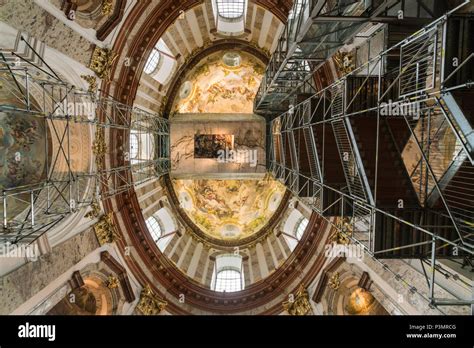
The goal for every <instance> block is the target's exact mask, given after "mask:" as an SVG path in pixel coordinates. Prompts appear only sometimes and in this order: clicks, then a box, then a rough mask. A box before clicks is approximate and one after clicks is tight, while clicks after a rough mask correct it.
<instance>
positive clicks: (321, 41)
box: [254, 0, 432, 114]
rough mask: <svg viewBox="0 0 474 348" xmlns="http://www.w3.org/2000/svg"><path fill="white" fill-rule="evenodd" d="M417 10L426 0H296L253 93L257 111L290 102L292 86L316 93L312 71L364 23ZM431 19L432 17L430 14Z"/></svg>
mask: <svg viewBox="0 0 474 348" xmlns="http://www.w3.org/2000/svg"><path fill="white" fill-rule="evenodd" d="M395 8H397V10H398V9H399V10H400V11H402V13H404V16H408V14H409V13H410V12H414V15H413V17H412V19H416V18H417V17H416V16H417V15H418V16H419V15H420V12H422V11H420V9H421V8H423V9H425V10H426V5H424V4H423V3H421V2H420V1H416V4H415V5H414V6H413V5H410V6H408V3H407V4H405V2H404V1H399V0H389V1H379V0H374V1H358V0H345V1H332V0H296V1H294V3H293V8H292V10H291V11H290V14H289V17H288V22H287V24H286V25H285V27H284V30H283V32H282V34H281V36H280V38H279V41H278V45H277V47H276V50H275V52H274V53H273V55H272V57H271V58H270V62H269V64H268V66H267V69H266V71H265V74H264V76H263V79H262V83H261V85H260V88H259V90H258V92H257V95H256V98H255V105H254V109H255V112H257V113H264V114H265V113H267V114H275V113H279V112H280V113H281V112H282V111H284V109H285V108H286V106H287V105H290V104H293V103H294V98H295V91H296V90H298V93H315V92H316V90H315V87H314V83H313V79H312V76H313V73H314V72H315V71H316V70H317V69H318V68H319V67H320V66H321V65H322V64H323V63H324V62H325V61H326V60H327V59H328V58H329V57H331V56H332V55H333V54H334V53H335V52H336V51H337V50H338V49H339V48H340V47H342V46H343V45H344V44H345V43H346V42H347V41H348V40H349V39H351V38H352V37H353V36H354V35H355V34H357V32H358V31H360V29H361V28H362V27H363V26H364V25H365V24H367V23H369V22H374V23H375V22H378V23H379V22H382V23H384V22H385V23H386V22H390V21H397V20H398V17H397V13H398V12H397V10H394V9H395ZM430 18H432V17H430Z"/></svg>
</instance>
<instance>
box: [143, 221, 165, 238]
mask: <svg viewBox="0 0 474 348" xmlns="http://www.w3.org/2000/svg"><path fill="white" fill-rule="evenodd" d="M151 221H153V222H154V223H152V222H151ZM145 224H146V227H147V228H148V232H149V233H150V235H151V237H152V238H153V241H154V242H155V243H157V242H158V241H159V240H160V239H161V237H162V236H163V228H162V227H161V224H160V221H159V220H158V218H156V217H155V216H153V215H152V216H150V217H148V218H147V219H146V220H145ZM156 227H157V228H156Z"/></svg>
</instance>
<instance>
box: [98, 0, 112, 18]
mask: <svg viewBox="0 0 474 348" xmlns="http://www.w3.org/2000/svg"><path fill="white" fill-rule="evenodd" d="M113 4H114V1H113V0H102V9H101V11H100V12H101V13H102V14H103V15H104V16H108V15H109V14H111V13H112V10H113Z"/></svg>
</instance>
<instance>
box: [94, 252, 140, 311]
mask: <svg viewBox="0 0 474 348" xmlns="http://www.w3.org/2000/svg"><path fill="white" fill-rule="evenodd" d="M100 259H101V260H102V261H103V262H104V263H105V264H106V265H107V266H108V267H109V268H110V270H111V271H112V272H114V273H115V274H116V276H117V278H118V280H119V282H120V287H121V289H122V292H123V294H124V296H125V300H126V301H127V302H128V303H130V302H133V301H135V294H134V293H133V290H132V286H131V284H130V280H129V279H128V275H127V271H126V270H125V268H124V267H123V266H122V265H121V264H120V263H119V262H118V261H117V260H115V259H114V258H113V257H112V256H111V255H110V253H109V252H108V251H103V252H101V253H100Z"/></svg>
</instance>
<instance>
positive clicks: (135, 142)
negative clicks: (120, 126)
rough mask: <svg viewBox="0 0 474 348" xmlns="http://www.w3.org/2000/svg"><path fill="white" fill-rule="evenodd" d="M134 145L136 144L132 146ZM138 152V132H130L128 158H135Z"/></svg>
mask: <svg viewBox="0 0 474 348" xmlns="http://www.w3.org/2000/svg"><path fill="white" fill-rule="evenodd" d="M132 139H134V140H132ZM134 145H136V148H134V147H133V146H134ZM132 150H133V151H132ZM139 153H140V139H139V137H138V134H135V133H130V159H137V158H138V155H139Z"/></svg>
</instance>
